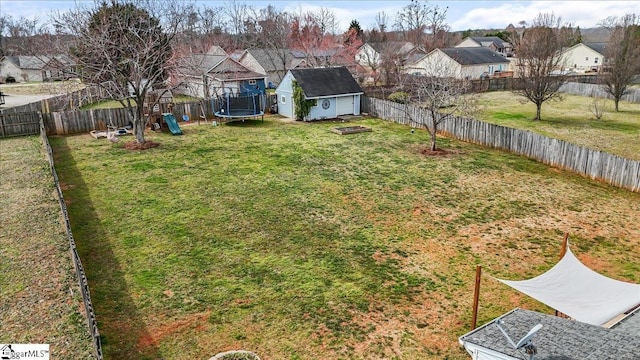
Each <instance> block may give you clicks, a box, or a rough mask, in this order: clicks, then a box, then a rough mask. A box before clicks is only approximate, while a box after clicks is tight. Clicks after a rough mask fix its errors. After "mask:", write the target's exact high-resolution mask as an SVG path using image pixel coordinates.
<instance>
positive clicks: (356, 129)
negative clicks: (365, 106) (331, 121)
mask: <svg viewBox="0 0 640 360" xmlns="http://www.w3.org/2000/svg"><path fill="white" fill-rule="evenodd" d="M331 131H333V132H334V133H336V134H340V135H346V134H357V133H361V132H368V131H371V128H368V127H365V126H347V127H338V128H333V129H331Z"/></svg>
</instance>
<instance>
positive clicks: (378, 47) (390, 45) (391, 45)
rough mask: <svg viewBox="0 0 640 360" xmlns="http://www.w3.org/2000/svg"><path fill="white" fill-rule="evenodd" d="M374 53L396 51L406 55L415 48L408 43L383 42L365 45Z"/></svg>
mask: <svg viewBox="0 0 640 360" xmlns="http://www.w3.org/2000/svg"><path fill="white" fill-rule="evenodd" d="M367 44H369V46H371V47H372V48H373V49H374V50H375V51H376V52H378V53H382V52H384V51H385V50H391V51H398V52H402V53H406V52H409V51H411V50H412V49H413V48H414V47H415V46H414V45H413V44H412V43H410V42H408V41H384V42H370V43H367Z"/></svg>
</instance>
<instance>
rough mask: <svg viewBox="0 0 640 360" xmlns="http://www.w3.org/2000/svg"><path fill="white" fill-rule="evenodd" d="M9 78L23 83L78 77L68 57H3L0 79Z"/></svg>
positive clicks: (0, 60) (0, 62)
mask: <svg viewBox="0 0 640 360" xmlns="http://www.w3.org/2000/svg"><path fill="white" fill-rule="evenodd" d="M9 76H12V77H13V78H15V80H16V82H22V81H52V80H65V79H69V78H71V77H76V76H78V75H77V69H76V66H75V63H74V61H73V60H72V59H71V58H70V57H68V56H66V55H56V56H22V55H20V56H3V57H2V58H0V77H1V78H3V79H6V78H7V77H9Z"/></svg>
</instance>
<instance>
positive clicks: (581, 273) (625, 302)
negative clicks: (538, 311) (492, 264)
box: [497, 246, 640, 325]
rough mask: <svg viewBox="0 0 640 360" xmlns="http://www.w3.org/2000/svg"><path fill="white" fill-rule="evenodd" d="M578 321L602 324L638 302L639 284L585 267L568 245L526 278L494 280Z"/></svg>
mask: <svg viewBox="0 0 640 360" xmlns="http://www.w3.org/2000/svg"><path fill="white" fill-rule="evenodd" d="M497 280H498V281H500V282H502V283H504V284H507V285H509V286H511V287H512V288H514V289H516V290H518V291H520V292H522V293H524V294H527V295H529V296H531V297H532V298H534V299H536V300H538V301H540V302H542V303H543V304H545V305H548V306H550V307H552V308H554V309H555V310H558V311H560V312H562V313H564V314H566V315H568V316H570V317H572V318H574V319H576V320H578V321H581V322H585V323H588V324H592V325H602V324H604V323H606V322H607V321H609V320H611V319H613V318H614V317H616V316H618V315H620V314H622V313H624V312H625V311H627V310H629V309H631V308H632V307H634V306H636V305H638V304H640V284H632V283H628V282H624V281H619V280H615V279H611V278H609V277H606V276H604V275H600V274H598V273H597V272H595V271H593V270H591V269H590V268H588V267H586V266H585V265H584V264H582V263H581V262H580V260H578V259H577V258H576V257H575V255H573V253H572V252H571V250H570V249H569V247H568V246H567V252H566V254H565V255H564V256H563V257H562V259H561V260H560V261H559V262H558V263H557V264H556V265H555V266H554V267H552V268H551V269H549V270H548V271H547V272H545V273H543V274H541V275H539V276H537V277H534V278H532V279H529V280H522V281H511V280H502V279H497Z"/></svg>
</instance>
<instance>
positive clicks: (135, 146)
mask: <svg viewBox="0 0 640 360" xmlns="http://www.w3.org/2000/svg"><path fill="white" fill-rule="evenodd" d="M158 146H160V143H157V142H155V141H149V140H147V141H145V142H143V143H142V144H140V143H138V142H137V141H135V140H134V141H127V142H126V143H124V148H125V149H127V150H132V151H135V150H148V149H152V148H155V147H158Z"/></svg>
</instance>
